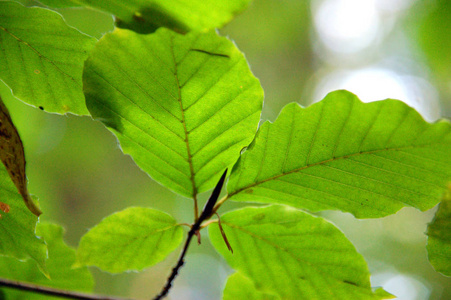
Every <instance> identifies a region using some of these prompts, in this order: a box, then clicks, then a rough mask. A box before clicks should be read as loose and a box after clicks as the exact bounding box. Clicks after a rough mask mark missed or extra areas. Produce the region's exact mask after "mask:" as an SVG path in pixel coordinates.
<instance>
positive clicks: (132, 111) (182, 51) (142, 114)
mask: <svg viewBox="0 0 451 300" xmlns="http://www.w3.org/2000/svg"><path fill="white" fill-rule="evenodd" d="M83 78H84V88H85V94H86V101H87V106H88V109H89V111H90V112H91V114H92V116H93V117H94V118H95V119H98V120H100V121H102V122H103V123H104V124H105V125H106V126H107V127H109V128H110V129H111V130H112V131H113V133H115V134H116V136H117V137H118V139H119V141H120V143H121V147H122V149H123V151H124V152H125V153H128V154H130V155H131V156H132V157H133V159H134V160H135V162H136V163H137V164H138V165H139V166H140V167H141V168H142V169H143V170H144V171H146V172H147V173H148V174H150V176H151V177H152V178H153V179H155V180H156V181H158V182H160V183H162V184H163V185H165V186H167V187H168V188H170V189H172V190H174V191H176V192H178V193H180V194H182V195H184V196H187V197H196V195H197V193H200V192H203V191H206V190H208V189H210V188H212V187H213V186H214V185H215V184H216V182H217V181H218V179H219V177H220V176H221V174H222V172H223V171H224V170H225V169H226V168H227V167H229V166H230V165H231V164H233V163H234V162H235V161H236V160H237V159H238V157H239V154H240V151H241V149H242V148H243V147H245V146H247V145H248V144H249V143H250V142H251V141H252V138H253V136H254V135H255V131H256V128H257V124H258V122H259V118H260V112H261V106H262V101H263V91H262V89H261V86H260V84H259V81H258V80H257V79H256V78H255V77H254V76H253V75H252V73H251V72H250V70H249V67H248V65H247V62H246V60H245V58H244V57H243V55H242V54H241V53H240V52H239V51H238V49H237V48H236V47H235V46H234V45H233V43H232V42H230V41H229V40H227V39H226V38H224V37H219V36H218V35H217V34H216V33H214V32H209V33H189V34H187V35H179V34H176V33H174V32H172V31H170V30H168V29H164V28H161V29H159V30H158V31H157V32H155V33H154V34H150V35H139V34H136V33H134V32H132V31H128V30H122V29H116V30H115V31H114V32H113V33H111V34H107V35H106V36H104V37H103V38H102V39H101V40H100V41H99V43H98V44H97V45H96V47H95V49H94V50H93V52H92V54H91V56H90V58H89V59H88V60H87V61H86V68H85V73H84V77H83Z"/></svg>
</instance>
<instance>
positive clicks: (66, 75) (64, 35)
mask: <svg viewBox="0 0 451 300" xmlns="http://www.w3.org/2000/svg"><path fill="white" fill-rule="evenodd" d="M95 42H96V39H94V38H92V37H89V36H87V35H85V34H82V33H81V32H79V31H77V30H76V29H74V28H72V27H69V26H68V25H66V23H65V22H64V20H63V18H62V17H61V15H59V14H58V13H56V12H54V11H51V10H48V9H44V8H39V7H24V6H22V5H21V4H19V3H16V2H12V1H0V61H1V64H0V80H2V81H3V82H5V83H6V84H7V85H8V86H9V87H10V88H11V89H12V91H13V94H14V96H16V97H17V98H19V99H20V100H22V101H24V102H26V103H29V104H31V105H34V106H36V107H40V108H42V109H44V110H45V111H48V112H56V113H60V114H64V113H67V112H71V113H74V114H80V115H86V114H88V111H87V109H86V105H85V101H84V96H83V87H82V80H81V79H82V73H83V62H84V60H85V59H86V58H87V57H88V52H89V51H90V50H91V49H92V47H93V46H94V43H95Z"/></svg>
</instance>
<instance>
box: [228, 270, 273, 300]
mask: <svg viewBox="0 0 451 300" xmlns="http://www.w3.org/2000/svg"><path fill="white" fill-rule="evenodd" d="M222 299H223V300H240V299H242V300H250V299H252V300H277V299H280V297H278V296H276V295H270V294H265V293H262V292H260V291H258V290H257V289H256V288H255V285H254V283H253V282H252V280H250V279H249V278H247V277H246V276H244V275H242V274H241V273H238V272H237V273H234V274H232V275H230V276H229V278H228V279H227V284H226V286H225V289H224V295H223V297H222Z"/></svg>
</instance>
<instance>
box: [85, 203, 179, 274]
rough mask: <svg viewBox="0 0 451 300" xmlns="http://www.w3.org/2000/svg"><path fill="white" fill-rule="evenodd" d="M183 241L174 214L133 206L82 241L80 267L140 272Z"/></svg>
mask: <svg viewBox="0 0 451 300" xmlns="http://www.w3.org/2000/svg"><path fill="white" fill-rule="evenodd" d="M182 238H183V230H182V228H181V226H180V225H178V224H177V223H176V221H175V220H174V218H172V217H171V216H170V215H168V214H166V213H164V212H161V211H158V210H155V209H150V208H143V207H130V208H127V209H125V210H123V211H121V212H118V213H115V214H112V215H111V216H108V217H106V218H105V219H103V220H102V222H100V223H99V224H98V225H96V226H95V227H94V228H92V229H91V230H89V232H88V233H86V234H85V235H84V236H83V237H82V238H81V240H80V245H79V247H78V250H77V263H76V265H77V266H97V267H99V268H100V269H102V270H104V271H108V272H111V273H119V272H125V271H131V270H136V271H140V270H142V269H144V268H147V267H150V266H152V265H154V264H156V263H158V262H160V261H162V260H163V259H164V258H166V256H167V255H168V254H169V253H171V252H172V251H173V250H175V248H177V246H178V245H179V244H180V243H181V241H182Z"/></svg>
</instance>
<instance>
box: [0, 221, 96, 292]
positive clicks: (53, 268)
mask: <svg viewBox="0 0 451 300" xmlns="http://www.w3.org/2000/svg"><path fill="white" fill-rule="evenodd" d="M37 233H38V235H39V236H42V237H43V238H44V240H45V242H46V243H47V246H48V251H49V258H48V260H47V261H46V263H47V270H48V272H49V278H47V277H45V276H44V275H43V274H42V273H41V272H40V271H39V269H38V268H37V267H36V264H35V263H34V262H33V261H30V260H28V261H26V262H19V261H17V260H14V259H11V258H7V257H0V277H3V278H9V279H13V280H19V281H26V282H31V283H35V284H38V285H44V286H49V287H54V288H59V289H64V290H74V291H83V292H90V291H92V289H93V287H94V279H93V277H92V275H91V273H90V272H89V270H88V269H87V268H78V269H74V268H72V265H73V263H74V261H75V250H74V249H72V248H70V247H69V246H67V245H66V244H65V243H64V241H63V235H64V230H63V228H62V227H61V226H58V225H55V224H38V226H37ZM4 292H5V294H6V296H7V299H8V300H12V299H17V300H19V299H33V300H35V299H60V298H56V297H50V296H43V295H39V294H35V293H28V292H21V291H16V290H12V289H5V290H4Z"/></svg>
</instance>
